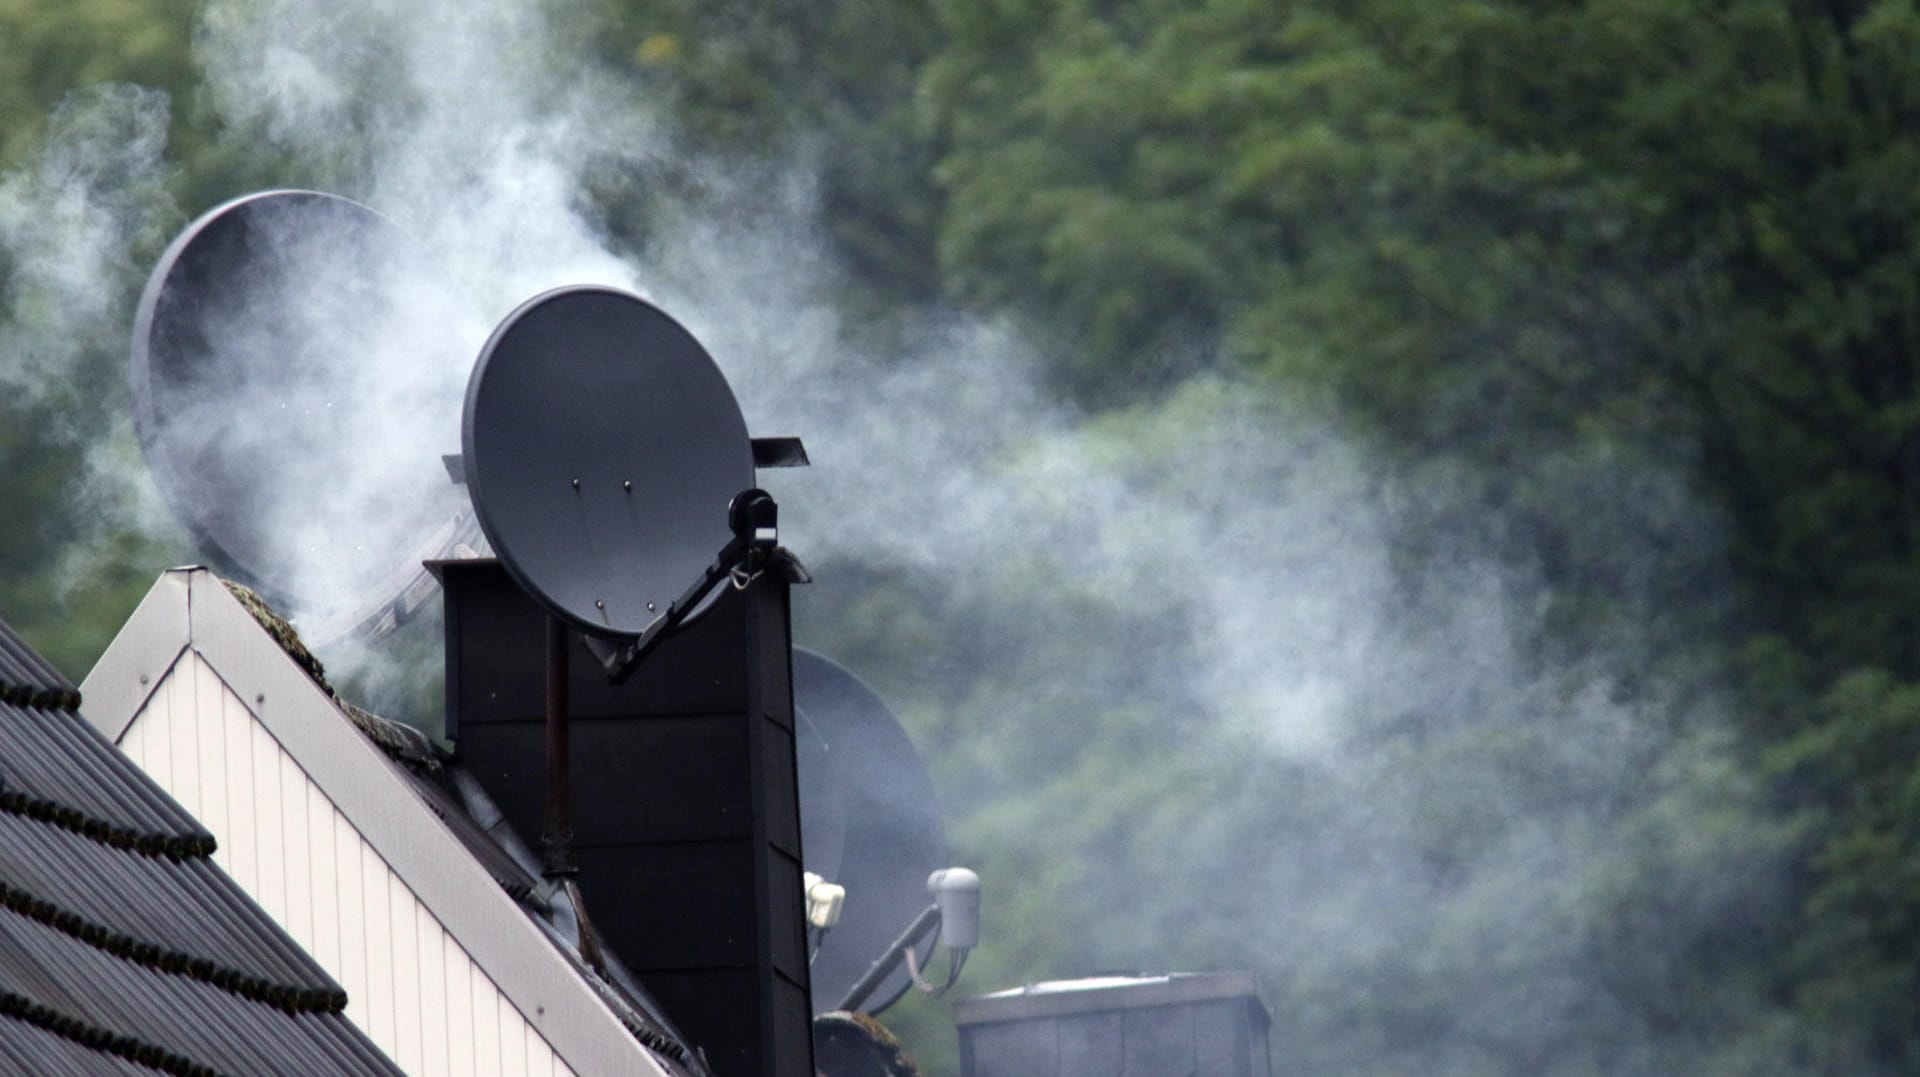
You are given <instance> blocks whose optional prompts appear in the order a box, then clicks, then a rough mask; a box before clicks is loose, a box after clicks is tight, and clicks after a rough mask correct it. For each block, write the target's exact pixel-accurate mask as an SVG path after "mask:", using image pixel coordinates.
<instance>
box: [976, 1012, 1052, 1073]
mask: <svg viewBox="0 0 1920 1077" xmlns="http://www.w3.org/2000/svg"><path fill="white" fill-rule="evenodd" d="M962 1040H963V1042H965V1043H966V1044H967V1050H966V1052H965V1054H966V1057H967V1058H968V1059H970V1060H971V1068H970V1069H965V1070H962V1071H961V1072H962V1074H963V1077H1064V1074H1065V1071H1063V1070H1062V1069H1061V1068H1060V1029H1059V1027H1058V1026H1057V1025H1055V1024H1054V1023H1053V1022H1051V1021H1021V1022H1016V1023H1011V1024H1004V1025H989V1026H986V1027H984V1028H978V1029H971V1030H968V1031H967V1032H965V1033H963V1034H962Z"/></svg>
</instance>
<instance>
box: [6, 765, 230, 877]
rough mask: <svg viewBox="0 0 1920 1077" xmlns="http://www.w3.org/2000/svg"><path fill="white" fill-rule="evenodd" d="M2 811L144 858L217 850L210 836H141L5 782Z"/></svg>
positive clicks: (189, 856)
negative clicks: (13, 787) (10, 786)
mask: <svg viewBox="0 0 1920 1077" xmlns="http://www.w3.org/2000/svg"><path fill="white" fill-rule="evenodd" d="M0 811H4V812H7V813H9V814H12V815H19V816H24V817H25V818H28V819H32V820H35V821H37V822H42V823H47V824H49V825H52V826H57V827H59V828H60V829H62V830H69V831H72V832H73V833H75V834H78V835H80V836H81V837H83V838H88V839H91V840H93V841H96V842H99V843H100V844H102V845H109V846H112V847H113V848H115V849H125V850H128V851H130V852H136V853H140V854H142V855H144V856H151V857H161V856H165V857H168V858H170V859H173V860H187V859H194V858H199V857H204V856H210V855H212V853H213V850H214V848H215V845H214V840H213V836H212V835H210V834H162V833H157V832H155V833H146V834H142V833H140V832H138V831H136V830H132V829H129V828H127V827H124V826H121V825H119V824H118V823H111V822H108V821H107V820H105V819H101V818H99V817H97V816H93V815H88V814H87V813H86V812H83V811H81V810H80V809H78V808H75V807H73V806H71V805H67V804H62V803H60V802H59V801H56V800H48V799H46V798H45V797H37V796H32V795H30V794H28V793H25V792H22V791H20V790H17V789H9V788H7V787H6V785H5V783H4V781H0Z"/></svg>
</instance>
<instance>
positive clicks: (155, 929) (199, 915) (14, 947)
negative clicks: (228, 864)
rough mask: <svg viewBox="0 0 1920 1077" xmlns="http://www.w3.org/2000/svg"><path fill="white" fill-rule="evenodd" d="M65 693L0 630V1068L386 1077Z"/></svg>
mask: <svg viewBox="0 0 1920 1077" xmlns="http://www.w3.org/2000/svg"><path fill="white" fill-rule="evenodd" d="M23 694H24V695H25V696H27V697H30V698H31V699H33V700H35V701H39V702H43V703H44V704H45V705H32V704H23V703H19V702H15V700H18V699H20V698H22V697H23ZM69 697H71V700H72V701H73V702H77V700H78V693H77V692H73V691H72V686H71V685H70V684H66V682H64V680H62V679H60V678H59V675H58V674H57V673H55V672H53V671H52V669H51V667H49V666H47V665H46V664H45V663H44V662H41V661H39V660H38V656H35V655H33V654H32V652H31V650H29V649H27V648H26V647H25V645H24V644H22V643H21V642H20V640H19V638H18V637H17V636H14V635H13V634H12V632H11V631H10V630H9V629H7V628H6V626H5V625H4V624H0V699H4V700H6V701H4V702H0V1072H20V1073H34V1074H63V1073H73V1074H84V1075H92V1074H118V1073H123V1072H124V1073H151V1072H153V1071H154V1070H159V1071H160V1072H164V1073H177V1074H247V1075H253V1074H289V1075H293V1074H315V1073H326V1074H383V1075H391V1074H397V1073H398V1072H399V1071H398V1070H397V1069H396V1068H395V1067H394V1066H393V1064H392V1063H391V1062H390V1061H388V1060H387V1059H386V1058H385V1056H383V1055H381V1054H380V1052H379V1051H378V1049H376V1048H375V1047H374V1046H373V1044H372V1043H371V1042H370V1041H369V1040H367V1038H366V1037H365V1036H364V1035H363V1034H361V1033H360V1032H359V1030H357V1029H355V1028H354V1027H353V1026H352V1024H351V1023H349V1022H348V1021H347V1019H346V1017H345V1016H344V1015H343V1014H342V1012H341V1011H342V1010H343V1009H344V1007H345V1005H346V995H345V993H344V992H342V991H341V990H340V987H339V985H338V984H336V983H335V982H334V981H333V980H332V979H331V978H330V977H329V976H327V974H326V973H325V972H324V971H323V970H322V969H321V968H320V966H319V965H318V964H316V963H315V962H314V961H313V959H312V958H311V957H309V956H307V955H306V954H305V953H304V952H302V951H301V950H300V949H299V947H298V946H296V945H295V944H294V943H293V941H292V940H291V939H290V938H288V937H287V935H286V934H285V932H283V931H281V930H280V929H279V927H278V926H276V925H275V924H274V923H273V921H272V920H271V919H270V918H269V917H268V916H267V914H266V913H265V912H264V911H262V910H261V909H260V907H259V906H258V905H255V904H254V903H253V901H252V900H251V899H249V898H248V897H247V896H246V895H245V893H243V892H242V891H241V890H240V888H239V887H238V886H236V885H235V884H234V882H233V880H231V879H229V878H228V877H227V876H226V875H225V874H224V873H223V872H221V871H220V869H219V868H218V867H217V866H216V865H214V864H213V863H212V861H210V860H208V859H207V857H208V855H209V854H210V853H211V852H212V851H213V839H212V836H211V835H209V834H208V833H207V832H206V831H205V829H204V828H202V827H201V826H200V825H199V824H198V823H197V822H195V821H194V819H193V818H192V816H190V815H188V814H187V813H186V812H185V811H184V810H183V809H182V808H181V807H180V806H179V805H178V804H177V803H175V802H174V801H173V800H172V798H170V797H168V796H167V795H166V793H165V792H163V791H162V790H161V789H160V787H159V786H158V785H156V784H154V782H153V781H152V780H151V779H149V778H148V777H147V776H146V775H145V774H144V773H143V772H141V771H140V769H139V768H138V767H136V766H135V765H134V764H133V763H132V762H131V761H130V760H128V759H127V758H126V757H125V756H123V755H121V754H120V753H119V752H118V751H117V750H115V749H114V748H113V746H112V745H110V744H108V743H107V742H106V740H105V739H104V738H102V737H101V736H100V734H99V733H98V732H96V731H95V730H94V729H93V728H92V726H90V725H89V724H88V723H87V722H86V720H85V719H84V718H82V717H81V716H80V715H79V714H77V713H75V712H74V711H73V710H72V709H71V708H72V706H73V702H62V700H66V699H68V698H69Z"/></svg>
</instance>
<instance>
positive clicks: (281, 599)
mask: <svg viewBox="0 0 1920 1077" xmlns="http://www.w3.org/2000/svg"><path fill="white" fill-rule="evenodd" d="M465 313H466V312H465V310H464V308H463V307H462V301H461V298H460V297H459V296H458V295H457V294H456V293H455V290H454V289H452V288H451V287H450V286H449V283H448V281H447V279H446V277H445V275H444V274H440V273H438V272H437V271H436V270H435V268H434V267H432V266H431V265H430V264H428V260H427V259H426V257H425V255H424V254H423V252H422V251H421V249H420V247H419V245H418V244H417V243H416V242H415V241H414V239H413V238H412V237H411V236H410V235H408V234H407V233H406V232H405V231H404V230H402V229H401V228H400V227H399V226H398V225H395V224H394V223H393V222H392V221H390V220H388V219H387V218H385V217H382V216H381V215H379V214H378V213H375V212H374V211H373V210H371V209H368V208H367V207H365V206H363V205H360V204H359V203H357V202H353V201H351V200H349V199H345V198H340V197H337V196H334V195H328V194H322V193H319V192H316V191H267V192H262V193H259V194H254V195H249V196H247V197H245V198H241V199H237V200H235V201H232V202H229V203H226V204H225V205H222V206H219V207H217V208H215V209H213V210H212V211H210V212H208V213H207V214H206V215H204V216H202V217H201V218H199V219H198V220H196V221H194V222H193V223H192V224H191V225H189V226H188V227H187V229H186V230H185V231H184V232H182V233H181V234H180V236H179V237H178V238H176V239H175V240H174V241H173V243H172V244H171V245H170V246H168V248H167V249H166V251H165V253H164V254H162V256H161V258H160V262H159V264H158V265H157V266H155V268H154V271H153V273H152V275H151V276H150V277H149V279H148V281H147V286H146V289H145V291H144V292H143V294H142V295H141V298H140V305H139V309H138V313H137V315H136V318H135V323H134V334H133V342H132V364H131V368H130V381H131V389H132V397H133V413H134V425H135V429H136V430H137V432H138V434H139V438H140V446H141V450H142V452H143V454H144V455H145V456H146V459H147V463H148V466H149V467H150V468H151V470H152V472H153V475H154V479H155V481H156V483H157V484H158V486H159V487H160V490H161V493H162V494H163V496H165V498H166V499H167V501H168V503H169V504H170V505H171V506H172V508H173V510H174V512H175V514H176V515H177V516H178V517H179V519H180V520H181V522H182V523H183V524H184V525H185V527H186V528H187V530H188V531H189V533H190V534H191V535H192V537H193V539H194V540H195V542H196V543H197V544H198V546H199V547H200V550H201V552H202V554H203V555H204V556H206V557H207V558H208V559H209V560H211V561H212V562H214V563H215V564H216V565H217V566H218V567H219V568H220V570H221V571H222V572H224V573H226V574H228V575H231V576H234V577H236V578H238V579H240V580H241V581H243V582H245V583H247V584H249V585H251V586H253V587H255V588H256V589H258V590H260V591H262V592H263V593H264V594H266V595H267V596H268V598H269V599H271V600H272V601H274V602H275V603H276V604H277V605H281V606H283V607H284V608H287V609H288V610H289V611H290V612H292V613H294V614H295V615H296V616H297V617H298V618H299V622H300V625H301V629H302V632H303V634H304V635H306V636H307V637H308V638H309V640H311V641H313V642H316V643H317V642H324V641H325V640H326V639H328V638H330V637H333V636H337V635H339V634H340V633H342V632H344V631H347V630H349V629H351V628H352V627H353V626H354V624H356V623H362V622H364V623H369V624H371V623H375V622H382V621H384V622H387V623H389V624H390V623H391V621H392V614H393V612H394V611H395V610H397V609H398V607H399V606H401V605H407V604H408V603H411V602H412V599H411V598H410V597H408V596H411V595H414V594H416V593H418V592H420V591H421V584H422V581H424V580H425V579H426V577H425V573H424V570H423V569H421V567H420V562H421V561H422V560H423V559H426V558H429V557H436V556H442V555H444V554H445V553H446V552H447V551H450V550H451V549H453V548H454V546H455V545H457V544H458V543H460V542H462V541H465V542H469V543H471V542H473V541H475V538H476V536H477V532H476V531H475V529H474V528H473V527H472V525H471V522H470V519H469V516H470V513H469V512H468V509H467V506H466V499H465V495H464V494H462V493H461V492H460V491H459V490H458V489H457V488H455V487H453V486H451V485H450V484H449V483H448V482H447V479H446V476H445V474H444V472H443V471H442V468H441V464H440V460H439V455H438V454H439V452H440V451H443V450H444V449H445V447H446V442H447V441H448V440H449V439H450V437H451V434H452V430H453V423H454V420H455V409H456V408H458V406H459V400H460V379H461V377H462V376H463V374H464V371H465V362H464V355H465V354H471V352H470V344H466V343H464V342H463V341H462V339H461V336H462V334H461V333H460V332H458V331H457V327H458V326H459V323H460V321H461V318H462V316H463V315H465ZM468 320H471V317H470V316H468ZM478 335H479V334H478V333H470V334H468V337H469V339H477V338H478ZM428 593H430V588H428ZM413 604H414V605H417V603H413ZM408 609H409V610H410V609H411V606H408ZM400 612H401V613H402V614H403V615H404V612H406V611H400Z"/></svg>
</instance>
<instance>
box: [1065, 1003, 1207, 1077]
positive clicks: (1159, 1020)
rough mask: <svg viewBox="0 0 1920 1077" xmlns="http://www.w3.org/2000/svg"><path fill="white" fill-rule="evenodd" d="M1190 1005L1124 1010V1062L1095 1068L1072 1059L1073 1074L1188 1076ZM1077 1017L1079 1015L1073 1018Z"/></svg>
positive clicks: (1075, 1076) (1084, 1076) (1070, 1071)
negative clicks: (1112, 1067) (1114, 1066)
mask: <svg viewBox="0 0 1920 1077" xmlns="http://www.w3.org/2000/svg"><path fill="white" fill-rule="evenodd" d="M1191 1009H1192V1008H1191V1007H1190V1006H1153V1007H1148V1008H1143V1009H1134V1010H1127V1011H1125V1012H1124V1014H1123V1017H1122V1021H1123V1022H1124V1031H1123V1033H1122V1036H1123V1042H1124V1043H1125V1044H1126V1063H1125V1065H1124V1066H1122V1067H1121V1069H1120V1071H1119V1073H1117V1074H1114V1073H1113V1072H1112V1071H1110V1070H1103V1071H1096V1070H1093V1069H1090V1068H1088V1067H1087V1066H1086V1065H1084V1064H1083V1063H1082V1062H1081V1061H1080V1060H1079V1059H1074V1060H1073V1061H1072V1062H1071V1063H1070V1064H1069V1065H1068V1066H1067V1067H1066V1072H1067V1073H1068V1074H1071V1075H1072V1077H1095V1075H1096V1073H1098V1074H1099V1077H1109V1075H1111V1077H1189V1075H1190V1074H1192V1073H1193V1061H1194V1059H1193V1015H1192V1013H1191ZM1072 1020H1079V1018H1072Z"/></svg>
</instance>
